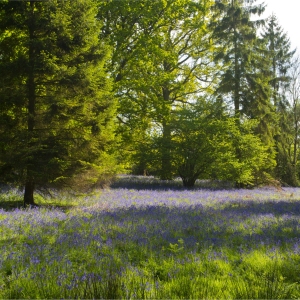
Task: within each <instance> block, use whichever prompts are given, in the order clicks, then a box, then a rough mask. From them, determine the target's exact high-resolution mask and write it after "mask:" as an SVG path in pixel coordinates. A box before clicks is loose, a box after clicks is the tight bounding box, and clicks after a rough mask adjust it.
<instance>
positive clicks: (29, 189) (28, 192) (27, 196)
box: [24, 178, 35, 207]
mask: <svg viewBox="0 0 300 300" xmlns="http://www.w3.org/2000/svg"><path fill="white" fill-rule="evenodd" d="M33 192H34V181H33V179H30V178H27V181H26V183H25V192H24V207H27V206H30V205H35V203H34V197H33Z"/></svg>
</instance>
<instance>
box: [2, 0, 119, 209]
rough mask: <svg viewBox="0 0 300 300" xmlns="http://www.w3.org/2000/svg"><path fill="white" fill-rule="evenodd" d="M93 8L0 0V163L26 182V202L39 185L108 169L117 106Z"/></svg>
mask: <svg viewBox="0 0 300 300" xmlns="http://www.w3.org/2000/svg"><path fill="white" fill-rule="evenodd" d="M96 13H97V10H96V7H95V5H94V2H93V1H91V0H81V1H79V0H75V1H58V0H49V1H2V2H1V3H0V18H1V20H0V31H1V40H0V49H1V58H0V73H1V85H0V101H1V105H0V115H1V117H0V119H1V121H0V134H1V145H0V146H1V152H0V168H1V174H2V175H3V176H2V177H5V178H3V180H4V179H5V180H7V181H10V182H11V181H15V182H17V183H19V184H21V185H23V186H24V205H33V204H35V203H34V197H33V194H34V190H35V189H36V188H38V187H40V186H45V185H46V184H48V183H51V184H61V183H66V182H70V180H71V179H74V178H75V177H76V176H77V175H78V176H79V174H81V175H82V174H84V175H82V176H86V177H87V178H89V179H90V180H91V181H93V182H95V181H96V180H97V178H99V176H100V175H101V174H102V175H103V174H105V173H106V172H107V173H110V172H111V171H110V170H109V168H110V167H111V166H112V165H111V166H110V165H109V161H110V156H109V153H108V147H109V145H110V144H111V143H112V141H113V131H112V129H113V117H112V116H113V114H114V109H115V105H114V101H113V99H112V97H111V95H110V89H111V86H110V82H109V80H108V76H107V74H106V72H105V62H106V60H107V58H108V55H109V50H108V48H107V47H106V45H105V44H104V43H103V42H102V41H100V40H99V28H100V25H99V23H98V22H97V21H96V18H95V17H96ZM88 174H89V175H88ZM90 175H91V176H90Z"/></svg>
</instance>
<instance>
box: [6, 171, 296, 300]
mask: <svg viewBox="0 0 300 300" xmlns="http://www.w3.org/2000/svg"><path fill="white" fill-rule="evenodd" d="M20 200H21V194H20V192H18V191H17V190H15V189H11V190H9V191H2V193H1V195H0V205H1V207H2V208H1V209H0V253H1V257H0V273H1V276H0V298H5V299H12V298H15V299H36V298H43V299H78V298H80V299H99V298H102V299H116V298H118V299H120V298H122V299H151V298H152V299H166V298H168V299H297V298H300V189H296V188H283V189H280V190H278V189H275V188H272V187H269V188H260V189H252V190H247V189H239V190H236V189H233V188H232V187H229V186H224V187H220V185H216V186H215V187H214V186H213V184H211V183H207V186H206V183H205V182H204V183H202V185H201V186H198V187H196V188H195V189H193V190H185V189H183V188H181V187H180V184H179V183H178V184H177V183H173V182H171V183H170V182H169V183H168V182H165V183H161V182H158V181H155V180H152V181H151V179H147V181H146V179H144V178H137V179H135V180H132V179H131V180H127V179H126V178H125V177H124V178H121V179H120V180H119V182H118V183H116V184H115V185H112V187H111V188H109V189H104V190H101V191H96V192H94V193H91V194H89V195H76V196H72V195H70V194H63V193H58V194H56V195H54V197H52V198H50V197H47V196H45V195H44V196H38V198H37V202H38V203H39V204H40V205H39V207H35V208H27V209H22V208H15V206H16V205H18V204H19V203H20Z"/></svg>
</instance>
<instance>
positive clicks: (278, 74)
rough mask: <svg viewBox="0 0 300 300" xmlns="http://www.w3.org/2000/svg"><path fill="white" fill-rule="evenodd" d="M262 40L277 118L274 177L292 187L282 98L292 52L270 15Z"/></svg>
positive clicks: (286, 109)
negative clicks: (267, 59) (266, 52)
mask: <svg viewBox="0 0 300 300" xmlns="http://www.w3.org/2000/svg"><path fill="white" fill-rule="evenodd" d="M262 38H263V41H264V43H265V45H266V49H267V51H268V52H269V57H270V60H271V65H270V72H271V77H270V82H269V85H270V88H271V100H272V102H273V105H274V106H275V109H276V113H277V119H278V125H277V126H276V139H275V142H276V144H275V145H276V151H277V156H276V162H277V166H276V176H277V177H278V179H279V180H281V181H283V182H285V183H288V184H289V185H296V184H297V183H296V182H297V180H296V173H295V172H296V169H295V167H292V166H293V165H294V163H293V162H292V161H294V159H291V157H290V154H289V153H290V147H291V146H290V138H287V137H288V136H290V133H291V130H292V128H293V125H291V124H290V121H289V120H288V119H289V118H290V117H289V115H290V108H289V103H288V101H287V97H286V95H287V94H286V90H287V89H289V87H290V85H291V84H292V83H291V78H290V74H289V71H290V69H291V67H292V59H293V56H294V54H295V50H291V43H290V40H289V38H288V36H287V34H286V33H285V32H284V31H283V29H282V27H281V26H280V25H279V24H278V20H277V18H276V16H275V15H274V14H273V15H271V16H270V17H269V18H268V22H267V23H266V25H265V26H264V31H263V33H262ZM292 102H293V101H292ZM292 115H293V114H292ZM292 119H293V117H292ZM289 124H290V125H291V126H290V125H289Z"/></svg>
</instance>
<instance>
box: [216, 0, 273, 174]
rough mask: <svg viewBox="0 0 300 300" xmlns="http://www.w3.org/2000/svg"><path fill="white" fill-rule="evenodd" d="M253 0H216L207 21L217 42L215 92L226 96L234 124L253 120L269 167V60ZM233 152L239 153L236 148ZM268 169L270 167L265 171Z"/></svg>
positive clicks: (260, 10)
mask: <svg viewBox="0 0 300 300" xmlns="http://www.w3.org/2000/svg"><path fill="white" fill-rule="evenodd" d="M255 2H256V1H244V0H230V1H228V0H224V1H216V3H215V5H214V12H215V15H214V19H213V21H212V22H211V28H212V30H213V35H212V36H213V39H214V41H215V43H216V44H217V46H218V47H217V48H218V49H219V50H218V51H216V55H215V60H216V61H219V62H221V63H222V64H223V66H224V67H223V71H222V72H221V74H220V77H221V79H220V84H219V86H218V88H217V89H216V94H217V95H221V96H222V97H224V98H225V99H227V101H228V103H229V107H232V106H233V113H234V115H235V117H236V120H237V122H238V123H241V122H242V120H244V119H245V118H249V119H253V120H257V121H258V122H255V123H256V126H257V127H256V129H255V131H254V132H253V133H254V134H256V135H257V136H259V137H260V139H261V141H262V142H263V143H264V144H265V145H266V146H267V148H268V149H269V150H268V151H269V154H270V155H269V157H270V160H271V161H270V162H269V164H268V165H269V166H274V164H273V162H272V160H273V159H274V135H275V128H276V124H277V120H276V116H275V109H274V107H273V105H272V103H271V101H270V98H271V91H270V86H269V81H270V80H271V71H270V66H271V60H270V57H269V55H268V51H267V50H266V47H265V45H264V44H263V42H262V41H261V40H260V39H259V38H258V34H257V29H258V28H259V26H261V25H262V24H263V23H264V20H256V21H254V20H253V19H252V17H253V16H255V15H258V16H260V15H261V14H262V13H263V11H264V5H263V4H257V5H254V3H255ZM236 152H237V154H239V153H240V150H239V149H236ZM269 171H270V172H271V171H272V170H269Z"/></svg>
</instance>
